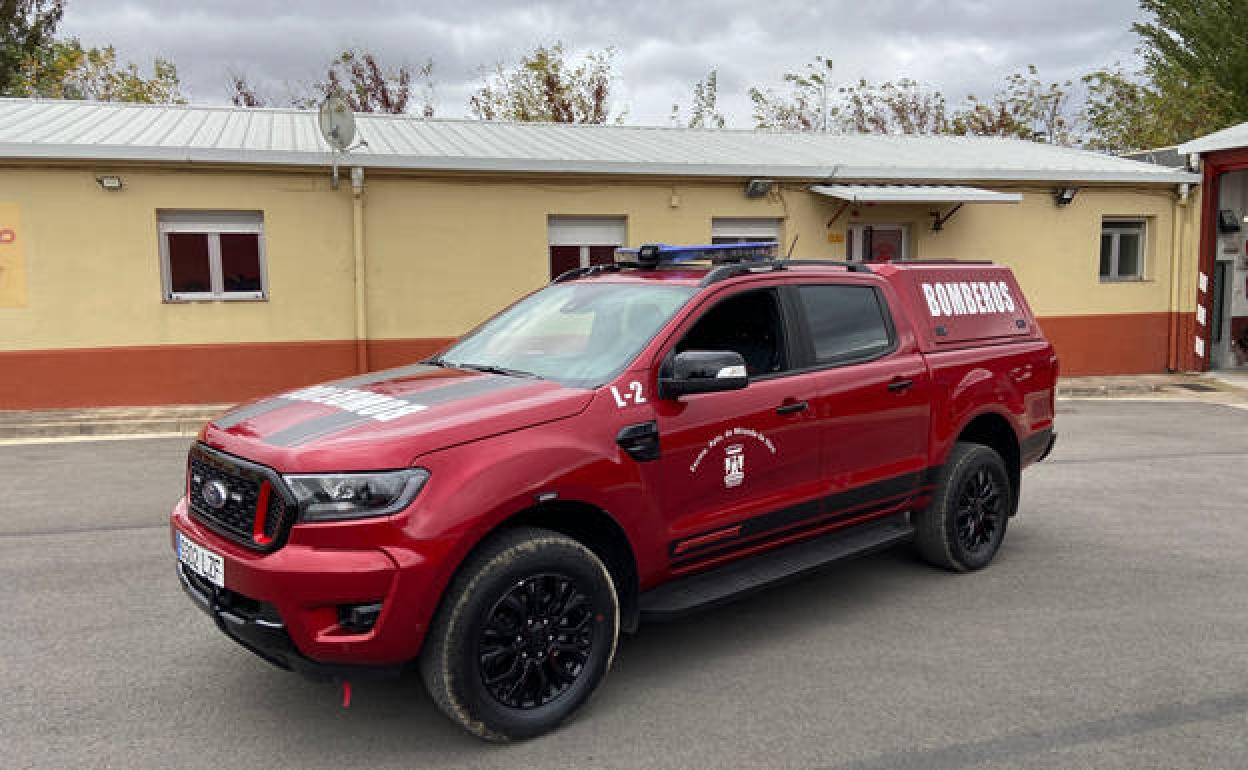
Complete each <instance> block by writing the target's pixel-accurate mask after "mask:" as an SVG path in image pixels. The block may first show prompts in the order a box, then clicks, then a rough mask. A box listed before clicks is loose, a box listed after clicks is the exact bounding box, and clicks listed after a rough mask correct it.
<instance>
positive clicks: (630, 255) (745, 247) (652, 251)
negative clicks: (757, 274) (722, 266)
mask: <svg viewBox="0 0 1248 770" xmlns="http://www.w3.org/2000/svg"><path fill="white" fill-rule="evenodd" d="M776 247H777V244H776V242H775V241H749V242H747V243H713V244H704V245H700V246H671V245H669V244H666V243H647V244H646V245H644V246H641V247H640V248H636V249H616V252H615V254H616V261H621V260H620V259H619V258H620V257H621V256H622V257H624V260H623V261H631V262H639V263H641V264H643V265H645V264H652V265H661V264H676V263H680V262H712V263H718V262H757V261H760V260H766V259H775V258H776Z"/></svg>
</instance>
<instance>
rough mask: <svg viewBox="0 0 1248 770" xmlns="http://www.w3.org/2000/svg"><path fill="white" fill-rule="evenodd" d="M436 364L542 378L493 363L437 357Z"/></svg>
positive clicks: (538, 375) (505, 374)
mask: <svg viewBox="0 0 1248 770" xmlns="http://www.w3.org/2000/svg"><path fill="white" fill-rule="evenodd" d="M438 365H439V366H453V367H455V368H456V369H471V370H472V371H474V372H485V373H486V374H501V375H503V376H504V377H525V378H528V379H534V380H540V379H542V376H541V375H540V374H535V373H533V372H526V371H524V370H523V369H508V368H507V367H505V366H494V365H493V364H465V363H457V362H454V361H445V360H442V359H438Z"/></svg>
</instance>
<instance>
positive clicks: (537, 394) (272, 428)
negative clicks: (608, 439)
mask: <svg viewBox="0 0 1248 770" xmlns="http://www.w3.org/2000/svg"><path fill="white" fill-rule="evenodd" d="M593 395H594V393H593V391H591V390H583V389H578V388H569V387H564V386H562V385H560V384H558V383H555V382H551V381H549V380H539V379H529V378H523V377H512V376H503V375H496V374H485V373H481V372H475V371H467V370H463V369H453V368H449V367H439V366H430V365H426V364H415V365H412V366H406V367H402V368H399V369H390V370H387V371H382V372H374V373H372V374H365V375H360V376H358V377H349V378H347V379H343V380H336V381H334V382H329V383H325V384H323V385H312V386H310V387H306V388H300V389H298V390H292V391H289V392H287V393H282V394H280V395H277V396H274V397H272V398H266V399H261V400H258V401H252V402H249V403H246V404H243V405H240V406H238V407H236V408H235V409H233V410H231V411H229V412H227V413H225V414H223V415H222V416H221V417H218V418H217V419H216V420H214V421H213V422H211V423H209V424H208V425H207V426H206V427H205V428H204V430H203V432H202V433H201V434H200V440H201V441H203V442H204V443H206V444H208V445H209V446H212V447H215V448H217V449H220V450H222V451H224V452H229V453H230V454H235V455H239V456H241V457H245V458H247V459H249V460H252V461H254V462H258V463H262V464H264V465H268V466H270V467H272V468H275V469H277V470H279V471H284V472H292V471H303V472H332V471H352V470H382V469H387V468H403V467H407V466H409V465H411V464H413V462H414V461H415V460H416V459H417V458H418V457H420V455H422V454H425V453H426V452H431V451H434V450H438V449H444V448H446V447H450V446H455V445H456V444H463V443H466V442H469V441H476V440H478V439H482V438H486V437H488V436H494V435H498V434H501V433H508V432H511V431H516V430H520V429H522V428H527V427H529V426H531V425H537V424H539V423H543V422H550V421H552V420H558V419H562V418H565V417H570V416H572V415H574V414H577V413H578V412H580V411H582V410H583V409H584V408H585V407H586V406H588V405H589V402H590V401H591V400H592V399H593Z"/></svg>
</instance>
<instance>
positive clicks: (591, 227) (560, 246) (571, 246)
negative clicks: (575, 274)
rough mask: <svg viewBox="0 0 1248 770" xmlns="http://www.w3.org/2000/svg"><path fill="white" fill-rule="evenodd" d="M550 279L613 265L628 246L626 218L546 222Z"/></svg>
mask: <svg viewBox="0 0 1248 770" xmlns="http://www.w3.org/2000/svg"><path fill="white" fill-rule="evenodd" d="M546 234H547V243H548V244H549V247H550V277H551V278H556V277H558V276H559V275H561V274H563V273H566V272H567V271H569V270H574V269H576V268H578V267H589V266H590V265H609V264H611V263H612V262H614V261H615V250H616V249H618V248H620V247H621V246H623V245H624V237H625V234H626V227H625V219H624V217H550V218H549V219H548V220H547V221H546Z"/></svg>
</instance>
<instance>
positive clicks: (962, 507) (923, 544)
mask: <svg viewBox="0 0 1248 770" xmlns="http://www.w3.org/2000/svg"><path fill="white" fill-rule="evenodd" d="M1014 499H1015V498H1014V489H1013V485H1012V484H1011V483H1010V474H1009V472H1008V471H1007V470H1006V467H1005V461H1004V460H1002V459H1001V455H1000V454H999V453H998V452H997V451H996V450H994V449H993V448H992V447H989V446H985V445H983V444H973V443H970V442H958V443H957V444H955V445H954V447H953V450H952V451H950V452H949V457H948V459H946V460H945V463H944V465H942V466H941V469H940V473H939V474H938V476H937V480H936V489H935V491H934V492H933V493H932V500H931V503H930V504H929V505H928V506H927V508H926V509H924V510H922V511H914V512H913V513H912V514H911V522H913V524H914V539H915V544H916V545H917V546H918V548H919V553H920V554H921V555H922V556H923V558H924V559H925V560H927V561H928V562H930V563H931V564H934V565H936V566H938V567H944V568H945V569H949V570H953V571H954V572H971V571H974V570H977V569H983V568H984V567H986V566H988V564H989V563H990V562H991V561H992V559H993V557H994V556H996V554H997V551H998V550H999V549H1000V548H1001V542H1002V541H1003V540H1004V539H1005V530H1006V527H1007V526H1008V525H1009V521H1010V512H1011V511H1012V510H1013V507H1014Z"/></svg>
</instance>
